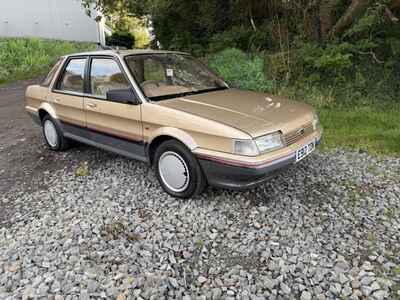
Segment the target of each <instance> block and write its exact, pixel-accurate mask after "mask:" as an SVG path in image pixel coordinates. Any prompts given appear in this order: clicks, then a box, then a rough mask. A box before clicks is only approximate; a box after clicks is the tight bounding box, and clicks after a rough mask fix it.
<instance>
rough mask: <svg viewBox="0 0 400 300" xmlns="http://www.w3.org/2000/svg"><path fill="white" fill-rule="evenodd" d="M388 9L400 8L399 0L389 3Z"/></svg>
mask: <svg viewBox="0 0 400 300" xmlns="http://www.w3.org/2000/svg"><path fill="white" fill-rule="evenodd" d="M389 8H390V9H399V8H400V0H393V1H392V3H390V4H389Z"/></svg>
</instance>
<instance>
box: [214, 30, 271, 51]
mask: <svg viewBox="0 0 400 300" xmlns="http://www.w3.org/2000/svg"><path fill="white" fill-rule="evenodd" d="M269 45H270V41H269V35H268V31H267V30H264V29H263V28H261V29H259V30H257V31H254V30H253V29H252V28H250V27H244V26H234V27H232V28H231V29H230V30H227V31H224V32H222V33H218V34H216V35H214V36H213V37H212V38H211V40H210V44H209V49H210V52H211V53H216V52H219V51H222V50H224V49H227V48H237V49H240V50H243V51H246V52H247V51H254V50H263V49H266V48H268V46H269Z"/></svg>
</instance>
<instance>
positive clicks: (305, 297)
mask: <svg viewBox="0 0 400 300" xmlns="http://www.w3.org/2000/svg"><path fill="white" fill-rule="evenodd" d="M311 298H312V295H311V293H310V292H307V291H303V292H302V293H301V296H300V299H301V300H311Z"/></svg>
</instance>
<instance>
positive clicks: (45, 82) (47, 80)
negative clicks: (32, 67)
mask: <svg viewBox="0 0 400 300" xmlns="http://www.w3.org/2000/svg"><path fill="white" fill-rule="evenodd" d="M62 61H63V59H62V58H60V59H59V60H57V62H56V63H55V65H54V66H53V68H51V70H50V72H49V74H48V75H47V76H46V78H45V79H44V80H43V82H42V86H50V83H51V81H52V80H53V77H54V75H55V74H56V72H57V70H58V68H59V67H60V65H61V62H62Z"/></svg>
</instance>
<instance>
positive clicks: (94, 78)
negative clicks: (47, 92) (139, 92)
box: [84, 56, 146, 160]
mask: <svg viewBox="0 0 400 300" xmlns="http://www.w3.org/2000/svg"><path fill="white" fill-rule="evenodd" d="M126 89H132V91H134V90H133V87H132V86H131V84H130V83H129V80H128V78H127V76H126V74H125V73H124V71H123V69H122V67H121V64H120V63H119V62H118V59H117V58H115V57H111V56H92V57H90V59H89V62H88V70H87V82H86V91H85V92H86V93H85V97H84V110H85V114H86V126H87V128H88V129H89V135H90V140H92V141H93V142H95V143H98V144H99V146H102V147H103V148H106V149H110V150H112V151H114V152H119V153H121V154H123V155H126V156H129V157H132V158H135V159H140V160H146V155H145V147H144V143H143V129H142V122H141V106H140V104H138V103H135V104H134V103H128V102H123V101H111V100H108V99H107V92H108V91H112V90H114V91H115V90H126Z"/></svg>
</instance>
